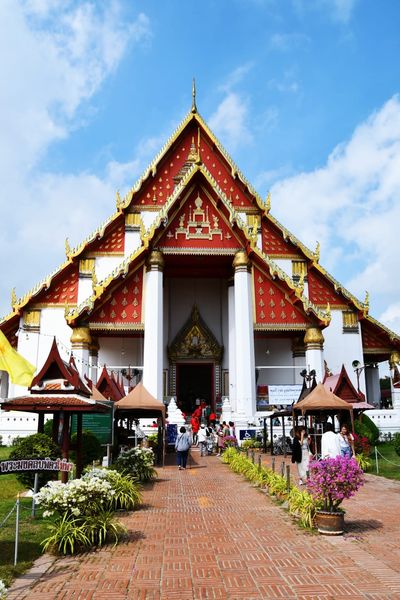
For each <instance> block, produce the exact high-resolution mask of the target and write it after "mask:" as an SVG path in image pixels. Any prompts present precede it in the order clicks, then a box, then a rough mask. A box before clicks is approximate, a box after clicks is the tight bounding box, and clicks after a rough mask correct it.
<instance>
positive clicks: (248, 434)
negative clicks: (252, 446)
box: [239, 429, 257, 442]
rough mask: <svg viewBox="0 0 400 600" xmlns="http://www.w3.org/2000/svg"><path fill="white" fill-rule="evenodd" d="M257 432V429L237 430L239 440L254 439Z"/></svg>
mask: <svg viewBox="0 0 400 600" xmlns="http://www.w3.org/2000/svg"><path fill="white" fill-rule="evenodd" d="M256 434H257V429H241V430H240V431H239V439H240V441H241V442H243V441H244V440H254V438H255V437H256Z"/></svg>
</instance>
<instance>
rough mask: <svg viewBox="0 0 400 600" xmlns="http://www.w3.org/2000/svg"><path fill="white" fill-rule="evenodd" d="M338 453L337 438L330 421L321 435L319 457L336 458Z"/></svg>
mask: <svg viewBox="0 0 400 600" xmlns="http://www.w3.org/2000/svg"><path fill="white" fill-rule="evenodd" d="M340 455H341V452H340V443H339V438H338V436H337V435H336V433H335V432H334V429H333V425H332V423H327V424H326V425H325V433H323V434H322V437H321V458H336V457H337V456H340Z"/></svg>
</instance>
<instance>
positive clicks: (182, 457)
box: [175, 427, 192, 470]
mask: <svg viewBox="0 0 400 600" xmlns="http://www.w3.org/2000/svg"><path fill="white" fill-rule="evenodd" d="M191 445H192V440H191V437H190V435H189V434H188V432H187V431H186V428H185V427H181V428H180V430H179V435H178V437H177V438H176V441H175V450H176V462H177V465H178V469H179V470H181V469H186V463H187V459H188V454H189V450H190V446H191Z"/></svg>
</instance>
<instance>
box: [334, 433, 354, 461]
mask: <svg viewBox="0 0 400 600" xmlns="http://www.w3.org/2000/svg"><path fill="white" fill-rule="evenodd" d="M337 435H338V438H339V444H340V454H341V456H346V457H347V458H351V457H352V456H355V452H354V437H353V435H352V434H351V433H350V432H349V430H348V428H347V426H346V425H342V427H341V429H340V432H339V433H338V434H337Z"/></svg>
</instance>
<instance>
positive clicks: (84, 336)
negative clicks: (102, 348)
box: [71, 327, 92, 348]
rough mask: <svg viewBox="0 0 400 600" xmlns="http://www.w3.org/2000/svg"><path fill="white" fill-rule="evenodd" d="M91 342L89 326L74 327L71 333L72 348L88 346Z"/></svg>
mask: <svg viewBox="0 0 400 600" xmlns="http://www.w3.org/2000/svg"><path fill="white" fill-rule="evenodd" d="M91 343H92V336H91V334H90V328H89V327H74V329H73V330H72V335H71V344H72V346H73V347H74V348H77V347H81V348H82V347H89V346H90V344H91Z"/></svg>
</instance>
